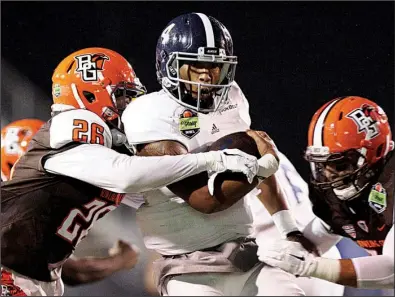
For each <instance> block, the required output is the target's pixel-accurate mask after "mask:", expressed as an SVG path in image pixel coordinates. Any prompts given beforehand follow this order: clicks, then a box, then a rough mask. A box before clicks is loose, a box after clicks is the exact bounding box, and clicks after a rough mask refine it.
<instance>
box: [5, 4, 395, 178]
mask: <svg viewBox="0 0 395 297" xmlns="http://www.w3.org/2000/svg"><path fill="white" fill-rule="evenodd" d="M1 5H2V20H1V23H2V57H3V58H4V59H6V60H7V61H8V62H10V63H11V64H13V65H14V66H15V67H16V68H17V69H18V70H19V71H21V72H22V73H23V74H24V75H26V76H27V77H28V78H29V79H30V80H31V81H33V83H35V84H36V85H38V86H39V87H40V88H41V89H42V90H44V91H45V93H46V94H48V97H49V96H50V95H51V75H52V71H53V69H54V68H55V67H56V65H57V64H58V63H59V62H60V61H61V60H62V59H63V58H64V57H65V56H66V55H68V54H70V53H71V52H73V51H75V50H78V49H81V48H84V47H91V46H100V47H107V48H110V49H113V50H115V51H118V52H119V53H121V54H122V55H124V56H125V57H126V58H127V59H128V60H129V61H130V62H131V64H132V65H133V66H134V68H135V70H136V72H137V75H138V76H139V77H140V79H141V81H142V82H143V83H144V84H145V85H146V86H147V88H148V90H149V91H154V90H158V89H159V85H158V84H157V82H156V77H155V46H156V41H157V38H158V37H159V35H160V33H161V31H162V30H163V29H164V28H165V26H166V24H167V23H168V22H169V21H170V20H171V19H172V18H174V17H176V16H177V15H179V14H182V13H187V12H203V13H206V14H209V15H212V16H214V17H216V18H217V19H219V20H220V21H221V22H222V23H223V24H225V26H226V27H227V28H228V29H229V31H230V33H231V35H232V36H233V41H234V51H235V54H236V55H237V56H238V57H239V65H238V68H237V71H236V80H237V82H238V83H239V85H240V86H241V88H242V89H243V91H244V93H245V95H246V96H247V99H248V100H249V101H250V106H251V116H252V120H253V128H257V129H264V130H266V131H267V132H268V133H269V134H270V135H271V136H272V138H273V139H274V140H275V141H276V143H277V145H278V146H279V148H280V149H281V150H282V151H283V152H284V153H286V155H287V156H288V157H289V158H290V159H291V161H292V162H293V163H294V164H295V165H296V166H297V168H298V169H299V171H300V172H301V173H302V175H303V177H305V178H306V177H307V172H308V171H307V169H308V167H307V164H305V162H304V161H303V159H302V153H303V150H304V147H305V145H306V134H307V127H308V124H309V121H310V119H311V117H312V115H313V113H314V112H315V111H316V110H317V109H318V108H319V107H320V106H321V105H322V104H323V103H324V102H326V101H327V100H330V99H332V98H335V97H337V96H345V95H359V96H364V97H367V98H371V99H373V100H375V101H376V102H377V103H379V104H380V105H381V106H382V107H383V108H384V110H385V111H386V112H387V114H388V116H389V118H390V121H391V124H393V119H394V111H393V110H394V107H393V105H394V3H393V2H377V1H375V2H2V3H1ZM3 100H4V98H3ZM50 104H51V102H50V101H48V105H50ZM48 116H49V115H48Z"/></svg>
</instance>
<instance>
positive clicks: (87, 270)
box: [1, 119, 138, 292]
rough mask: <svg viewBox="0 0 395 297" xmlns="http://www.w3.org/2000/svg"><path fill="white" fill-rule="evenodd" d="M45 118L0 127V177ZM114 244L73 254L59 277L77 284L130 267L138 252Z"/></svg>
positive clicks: (7, 174) (5, 176) (4, 177)
mask: <svg viewBox="0 0 395 297" xmlns="http://www.w3.org/2000/svg"><path fill="white" fill-rule="evenodd" d="M44 124H45V122H43V121H41V120H38V119H23V120H18V121H14V122H12V123H10V124H8V125H7V126H5V127H4V128H3V129H2V130H1V179H2V181H7V180H9V179H10V176H11V170H12V167H13V166H14V164H15V163H16V161H17V160H18V159H19V158H20V157H21V156H22V155H23V154H24V153H25V152H26V150H27V146H28V144H29V142H30V140H31V139H32V138H33V136H34V134H36V133H37V132H38V130H40V128H41V126H42V125H44ZM115 248H118V251H117V252H116V253H114V255H111V256H109V257H102V258H96V257H86V258H77V257H75V256H74V255H72V256H71V257H70V258H68V259H67V260H66V262H65V263H64V264H63V268H62V279H63V281H64V283H65V284H66V285H71V286H75V285H80V284H85V283H91V282H95V281H98V280H101V279H103V278H105V277H107V276H109V275H111V274H113V273H115V272H117V271H120V270H123V269H131V268H133V267H134V265H135V264H136V262H137V259H138V253H137V251H136V250H135V249H133V246H132V245H129V244H128V243H127V242H125V241H123V240H119V241H118V242H117V243H116V245H115ZM2 274H3V277H2V281H3V283H2V285H3V286H4V290H3V291H4V292H6V291H12V288H11V287H9V288H8V286H7V282H6V279H7V277H6V276H5V274H7V272H6V271H4V272H3V271H2Z"/></svg>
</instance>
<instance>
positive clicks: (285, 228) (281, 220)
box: [272, 209, 300, 238]
mask: <svg viewBox="0 0 395 297" xmlns="http://www.w3.org/2000/svg"><path fill="white" fill-rule="evenodd" d="M272 219H273V222H274V224H275V225H276V227H277V230H278V231H279V232H280V234H281V236H282V237H283V238H287V236H289V235H290V234H293V233H294V234H296V233H298V234H299V233H300V231H299V229H298V226H297V224H296V221H295V219H294V217H293V216H292V213H291V211H290V210H288V209H285V210H280V211H278V212H276V213H274V214H273V215H272Z"/></svg>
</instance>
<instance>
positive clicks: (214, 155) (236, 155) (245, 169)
mask: <svg viewBox="0 0 395 297" xmlns="http://www.w3.org/2000/svg"><path fill="white" fill-rule="evenodd" d="M205 154H209V155H208V157H209V158H208V159H207V158H206V159H207V160H208V162H207V163H208V172H209V175H210V176H211V175H213V174H218V173H221V172H224V171H226V170H229V171H232V172H241V173H243V174H244V175H245V176H246V177H247V179H248V181H249V182H250V183H251V182H252V181H253V179H254V177H255V175H256V174H257V172H258V169H259V165H258V160H257V158H256V157H255V156H251V155H249V154H246V153H244V152H242V151H241V150H239V149H225V150H222V151H210V152H207V153H205Z"/></svg>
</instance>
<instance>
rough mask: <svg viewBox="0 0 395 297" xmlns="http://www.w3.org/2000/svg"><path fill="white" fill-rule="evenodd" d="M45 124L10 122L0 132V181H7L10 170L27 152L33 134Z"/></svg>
mask: <svg viewBox="0 0 395 297" xmlns="http://www.w3.org/2000/svg"><path fill="white" fill-rule="evenodd" d="M44 123H45V122H43V121H41V120H37V119H24V120H19V121H15V122H12V123H10V124H8V125H7V126H5V127H4V128H3V129H2V130H1V179H2V180H3V181H6V180H9V179H10V177H11V168H12V166H14V164H15V163H16V161H17V160H18V159H19V158H20V157H21V156H22V155H23V154H24V153H25V152H26V151H27V146H28V144H29V142H30V140H31V139H32V138H33V136H34V134H36V133H37V132H38V130H40V128H41V126H42V125H43V124H44Z"/></svg>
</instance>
